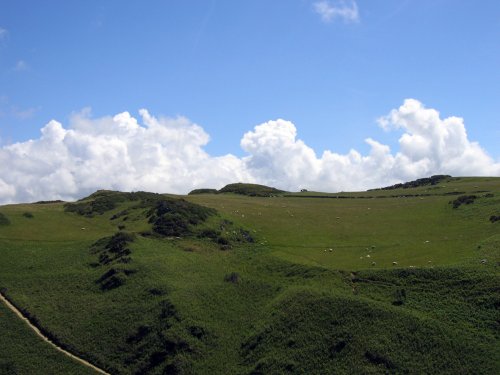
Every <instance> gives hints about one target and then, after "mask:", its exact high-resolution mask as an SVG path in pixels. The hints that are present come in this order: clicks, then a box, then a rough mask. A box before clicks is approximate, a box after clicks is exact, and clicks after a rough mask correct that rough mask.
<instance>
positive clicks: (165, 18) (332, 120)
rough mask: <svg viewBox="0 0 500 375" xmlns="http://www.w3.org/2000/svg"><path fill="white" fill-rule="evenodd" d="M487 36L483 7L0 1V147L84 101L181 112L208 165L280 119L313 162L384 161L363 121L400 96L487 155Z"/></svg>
mask: <svg viewBox="0 0 500 375" xmlns="http://www.w3.org/2000/svg"><path fill="white" fill-rule="evenodd" d="M499 41H500V2H498V1H496V0H484V1H480V2H477V1H472V0H470V1H469V0H462V1H459V0H383V1H373V0H356V1H351V0H345V1H333V0H332V1H326V0H322V1H313V0H273V1H269V0H252V1H233V0H203V1H201V0H196V1H195V0H171V1H153V0H150V1H110V0H102V1H92V0H85V1H54V0H48V1H43V2H42V1H26V0H16V1H5V0H0V146H8V145H10V144H13V143H16V142H24V141H26V140H28V139H37V138H39V137H40V129H41V128H42V127H43V126H44V125H45V124H47V123H48V122H49V121H50V120H51V119H56V120H57V121H59V122H61V123H62V124H63V126H64V127H66V128H67V127H68V122H69V121H70V118H71V116H72V114H74V113H75V112H79V111H81V110H82V109H84V108H87V107H90V108H91V109H92V117H93V118H100V117H102V116H107V115H111V116H112V115H115V114H117V113H121V112H124V111H128V112H130V114H131V115H132V116H136V117H137V116H138V110H139V109H141V108H147V109H148V110H149V112H150V113H151V114H154V115H155V116H161V115H164V116H170V117H175V116H177V115H181V116H185V117H187V118H188V119H189V120H191V121H192V122H194V123H196V124H198V125H200V126H201V127H203V129H204V131H205V132H206V133H208V134H209V135H210V139H211V140H210V142H209V143H208V144H206V145H204V146H203V148H204V150H206V151H207V152H208V153H209V154H210V155H214V156H217V155H225V154H228V153H231V154H233V155H236V156H238V157H243V156H245V155H246V154H247V152H246V151H245V150H243V149H242V148H241V146H240V140H241V139H242V136H243V135H244V134H245V133H246V132H248V131H251V130H252V129H253V128H254V126H256V125H258V124H262V123H265V122H267V121H270V120H276V119H279V118H282V119H285V120H289V121H292V122H293V124H294V126H295V127H296V129H297V137H298V138H300V139H301V140H303V141H304V142H305V144H307V145H308V146H309V147H310V148H312V149H313V150H314V151H315V152H316V153H317V154H318V155H320V154H321V153H323V151H324V150H332V151H333V152H338V153H342V154H345V153H347V152H349V150H350V149H352V148H353V149H356V150H358V151H359V152H361V153H362V154H365V153H366V152H368V151H369V149H370V146H369V145H368V144H366V143H365V139H366V138H368V137H371V138H373V139H376V140H377V141H379V142H381V143H383V144H386V145H389V146H390V147H391V150H394V152H395V151H397V148H398V139H399V137H400V135H401V134H402V131H401V130H396V131H392V132H387V131H384V130H383V129H381V127H379V126H378V125H377V122H376V120H377V118H379V117H381V116H385V115H387V114H388V113H389V112H390V111H391V110H392V109H394V108H398V107H399V106H401V105H402V104H403V101H404V100H405V99H407V98H414V99H416V100H418V101H420V102H421V103H423V104H424V105H425V106H426V107H429V108H434V109H436V110H437V111H439V112H440V114H441V117H442V118H447V117H449V116H458V117H462V118H463V119H464V122H465V126H466V129H467V135H468V139H469V140H470V141H477V142H479V144H480V146H481V147H482V148H483V149H485V150H486V152H487V153H488V154H489V155H490V156H491V157H492V158H493V159H494V160H496V161H498V160H499V159H500V147H498V145H499V144H500V120H499V116H498V112H499V108H500V95H499V93H500V90H499V88H500V49H499Z"/></svg>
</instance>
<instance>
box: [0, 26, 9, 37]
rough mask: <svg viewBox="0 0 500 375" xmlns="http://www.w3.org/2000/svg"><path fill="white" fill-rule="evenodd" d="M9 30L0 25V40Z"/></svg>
mask: <svg viewBox="0 0 500 375" xmlns="http://www.w3.org/2000/svg"><path fill="white" fill-rule="evenodd" d="M8 34H9V32H8V31H7V30H5V29H4V28H2V27H0V40H3V39H5V38H6V37H7V35H8Z"/></svg>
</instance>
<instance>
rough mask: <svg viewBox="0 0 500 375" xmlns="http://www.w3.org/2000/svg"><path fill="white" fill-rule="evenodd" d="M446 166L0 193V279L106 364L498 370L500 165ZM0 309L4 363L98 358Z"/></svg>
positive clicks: (175, 369) (262, 370) (9, 366)
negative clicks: (389, 181)
mask: <svg viewBox="0 0 500 375" xmlns="http://www.w3.org/2000/svg"><path fill="white" fill-rule="evenodd" d="M438 180H439V181H437V182H436V181H434V183H430V184H417V186H413V187H412V186H399V187H394V188H391V189H378V190H372V191H367V192H355V193H336V194H328V193H316V192H302V193H285V192H282V191H276V190H273V189H272V188H267V187H262V186H260V185H249V184H231V185H228V187H227V189H226V188H224V189H225V191H226V192H231V193H236V194H193V195H188V196H185V197H177V198H174V197H172V196H167V195H161V194H153V193H146V192H136V193H121V192H113V191H98V192H96V193H94V194H92V195H90V196H89V197H87V198H85V199H82V200H80V201H77V202H74V203H64V202H46V203H38V204H19V205H7V206H2V207H0V217H1V218H2V222H3V223H4V225H0V288H1V290H2V291H3V293H4V294H5V295H7V296H8V297H9V298H10V299H11V300H12V301H13V302H14V303H15V304H16V305H17V306H19V307H20V308H22V309H23V310H24V311H25V313H26V314H28V315H29V316H30V317H31V318H32V320H33V321H34V322H36V324H38V325H39V326H40V327H41V328H42V329H43V330H44V331H45V332H48V333H50V335H52V336H53V337H54V338H55V339H56V340H57V341H58V342H59V343H60V344H61V346H63V347H65V348H67V349H68V350H70V351H71V352H73V353H75V354H78V355H80V356H81V357H83V358H85V359H87V360H89V361H91V362H92V363H94V364H96V365H98V366H100V367H101V368H103V369H106V370H107V371H108V372H110V373H113V374H136V373H142V374H282V373H297V374H303V373H310V374H322V373H374V374H375V373H381V374H385V373H439V374H443V373H449V374H456V373H464V374H465V373H479V374H496V373H498V372H500V358H499V357H498V350H499V348H500V340H499V336H498V321H499V320H500V316H499V313H498V307H499V306H500V289H499V288H498V285H500V277H499V272H498V264H499V262H500V221H497V220H491V217H493V216H495V217H496V216H500V178H450V177H446V178H443V179H438ZM224 189H221V192H222V190H224ZM271 195H272V196H273V198H270V196H271ZM472 195H473V196H475V198H474V199H472V200H471V199H469V198H460V197H463V196H466V197H467V196H472ZM457 200H458V201H459V202H460V204H458V205H457V204H455V201H457ZM469 201H470V202H469ZM466 202H469V203H468V204H467V203H466ZM455 206H456V208H454V207H455ZM0 314H1V315H0V325H1V326H2V332H8V334H7V335H5V334H2V335H0V372H1V373H4V372H5V373H18V374H28V373H29V374H32V373H36V372H33V368H35V369H40V372H39V373H46V371H45V370H43V369H46V368H50V367H51V366H52V367H54V366H58V368H60V369H61V371H60V372H56V373H64V371H66V372H67V373H75V374H77V373H82V374H86V373H89V370H87V369H86V368H83V367H81V366H80V365H78V364H73V363H72V362H69V363H68V360H67V359H66V358H65V357H64V356H63V355H62V354H60V353H58V352H55V351H53V353H52V354H51V355H50V357H49V356H47V354H46V352H47V351H48V352H50V351H51V350H53V349H51V348H47V347H46V346H45V344H44V343H43V342H41V341H40V340H39V339H38V338H36V337H33V334H32V333H31V332H30V331H28V330H26V329H24V327H22V326H20V322H18V321H16V319H14V318H13V317H12V316H9V315H8V314H7V312H5V311H4V309H0ZM13 340H14V341H13ZM12 342H15V343H16V345H11V343H12ZM27 348H29V350H28V349H27ZM68 366H72V367H68ZM79 366H80V367H79ZM2 371H3V372H2Z"/></svg>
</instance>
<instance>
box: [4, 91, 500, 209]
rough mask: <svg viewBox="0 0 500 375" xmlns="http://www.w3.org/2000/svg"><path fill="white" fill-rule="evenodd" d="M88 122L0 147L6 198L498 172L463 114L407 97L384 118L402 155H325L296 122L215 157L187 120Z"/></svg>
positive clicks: (269, 128)
mask: <svg viewBox="0 0 500 375" xmlns="http://www.w3.org/2000/svg"><path fill="white" fill-rule="evenodd" d="M139 114H140V121H139V120H138V119H136V118H135V117H133V116H131V115H130V113H128V112H123V113H120V114H117V115H116V116H113V117H111V116H107V117H102V118H92V117H91V114H90V110H88V109H86V110H83V111H81V112H79V113H76V114H74V115H73V116H72V117H71V119H70V122H69V124H68V127H67V128H65V127H63V125H62V124H61V123H59V122H57V121H55V120H52V121H50V122H49V123H48V124H47V125H45V126H44V127H43V128H42V129H41V136H40V137H39V138H38V139H34V140H29V141H26V142H19V143H15V144H11V145H7V146H3V147H2V148H0V203H9V202H27V201H36V200H45V199H63V200H71V199H75V198H80V197H82V196H85V195H87V194H90V193H91V192H93V191H95V190H97V189H115V190H123V191H136V190H146V191H155V192H169V193H187V192H188V191H190V190H191V189H194V188H200V187H213V188H220V187H222V186H224V185H225V184H228V183H231V182H237V181H246V182H254V183H262V184H267V185H272V186H275V187H279V188H283V189H288V190H295V191H296V190H298V189H300V188H307V189H314V190H322V191H340V190H360V189H366V188H372V187H377V186H383V185H388V184H393V183H396V182H401V181H406V180H410V179H415V178H419V177H424V176H429V175H432V174H436V173H445V174H452V175H457V176H458V175H494V176H498V175H500V163H498V162H495V161H494V160H493V159H492V158H491V157H489V156H488V155H487V153H486V152H485V151H484V150H483V149H482V148H481V147H480V146H479V145H478V144H477V143H476V142H471V141H469V139H468V137H467V133H466V129H465V125H464V123H463V120H462V119H461V118H457V117H449V118H445V119H441V118H440V116H439V113H438V112H437V111H436V110H434V109H428V108H425V107H424V105H423V104H422V103H420V102H419V101H417V100H414V99H407V100H405V101H404V103H403V105H401V106H400V107H399V108H398V109H394V110H392V111H391V112H390V113H389V114H388V115H387V116H384V117H382V118H380V119H379V124H380V126H382V127H383V128H384V129H386V130H388V131H391V130H398V131H402V132H403V134H402V135H401V137H400V139H399V151H397V152H396V153H393V152H391V150H390V148H389V146H387V145H384V144H381V143H379V142H377V141H376V140H373V139H371V138H368V139H366V143H367V144H368V145H369V147H370V151H369V152H368V154H366V155H362V154H361V153H359V152H358V151H356V150H351V151H349V152H348V153H347V154H339V153H335V152H333V151H329V150H327V151H325V152H323V154H322V155H317V154H316V152H315V151H314V150H313V149H312V148H311V147H309V146H308V145H306V144H305V143H304V142H303V141H302V140H300V139H299V138H298V137H297V129H296V127H295V125H294V124H293V123H291V122H290V121H285V120H282V119H278V120H275V121H269V122H266V123H263V124H260V125H257V126H255V128H254V129H253V130H251V131H249V132H247V133H246V134H244V135H243V138H242V139H241V147H242V149H243V150H244V151H245V152H246V154H247V155H246V156H244V157H242V158H239V157H236V156H234V155H230V154H228V155H223V156H212V155H209V154H208V153H207V152H206V151H205V150H204V147H205V146H206V145H207V143H208V142H209V140H210V137H209V135H208V134H207V133H206V132H205V131H204V130H203V128H201V127H200V126H199V125H197V124H194V123H192V122H191V121H189V120H188V119H186V118H184V117H177V118H164V117H159V118H158V117H155V116H153V115H151V114H150V113H149V112H148V111H147V110H145V109H142V110H140V111H139Z"/></svg>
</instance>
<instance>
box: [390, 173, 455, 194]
mask: <svg viewBox="0 0 500 375" xmlns="http://www.w3.org/2000/svg"><path fill="white" fill-rule="evenodd" d="M451 178H452V177H451V176H448V175H443V174H438V175H434V176H431V177H425V178H419V179H417V180H415V181H409V182H405V183H401V184H395V185H391V186H386V187H383V188H380V190H394V189H410V188H416V187H420V186H427V185H432V186H434V185H437V184H439V183H440V182H444V181H448V180H450V179H451Z"/></svg>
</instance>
